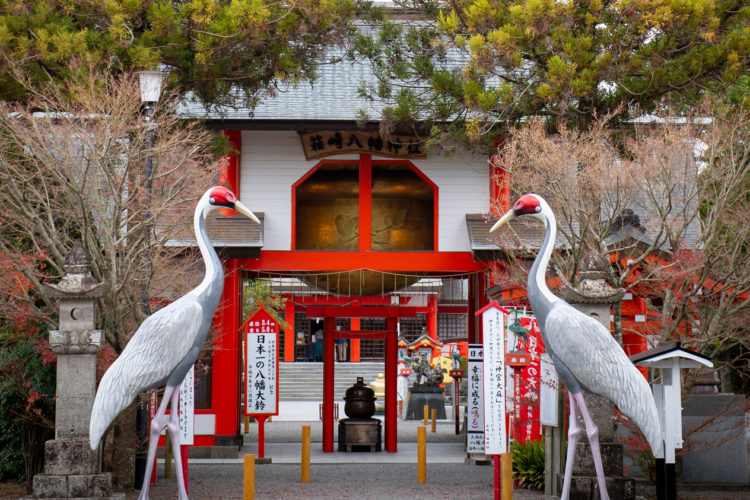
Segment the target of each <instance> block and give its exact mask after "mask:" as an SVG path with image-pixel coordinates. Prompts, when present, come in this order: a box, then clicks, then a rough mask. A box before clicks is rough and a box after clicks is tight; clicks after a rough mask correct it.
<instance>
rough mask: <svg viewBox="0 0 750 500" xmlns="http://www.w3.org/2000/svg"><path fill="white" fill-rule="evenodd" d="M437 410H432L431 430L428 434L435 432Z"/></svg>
mask: <svg viewBox="0 0 750 500" xmlns="http://www.w3.org/2000/svg"><path fill="white" fill-rule="evenodd" d="M436 420H437V410H436V409H435V408H433V409H432V428H431V429H430V432H435V431H436V430H437V427H436V426H437V422H436Z"/></svg>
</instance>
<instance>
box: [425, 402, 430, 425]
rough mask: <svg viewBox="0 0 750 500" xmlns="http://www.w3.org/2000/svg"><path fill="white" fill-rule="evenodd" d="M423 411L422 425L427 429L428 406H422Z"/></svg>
mask: <svg viewBox="0 0 750 500" xmlns="http://www.w3.org/2000/svg"><path fill="white" fill-rule="evenodd" d="M423 410H424V425H425V427H427V425H428V420H429V418H430V407H429V406H428V405H424V408H423Z"/></svg>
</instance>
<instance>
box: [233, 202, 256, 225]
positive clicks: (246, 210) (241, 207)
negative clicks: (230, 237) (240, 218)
mask: <svg viewBox="0 0 750 500" xmlns="http://www.w3.org/2000/svg"><path fill="white" fill-rule="evenodd" d="M234 209H235V210H237V211H238V212H239V213H241V214H242V215H244V216H246V217H249V218H251V219H252V220H254V221H255V223H256V224H260V220H259V219H258V218H257V217H256V216H255V214H254V213H252V212H251V211H250V209H249V208H247V207H246V206H245V205H243V204H242V203H240V200H237V201H235V202H234Z"/></svg>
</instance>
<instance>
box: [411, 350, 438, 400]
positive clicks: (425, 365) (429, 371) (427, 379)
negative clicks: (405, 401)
mask: <svg viewBox="0 0 750 500" xmlns="http://www.w3.org/2000/svg"><path fill="white" fill-rule="evenodd" d="M411 365H412V368H413V369H414V373H416V375H417V381H416V382H414V386H413V387H412V392H415V391H417V392H419V391H421V392H439V391H440V384H442V383H443V369H442V368H434V367H432V366H431V365H430V358H429V356H428V355H427V354H426V353H416V354H415V355H414V356H412V360H411Z"/></svg>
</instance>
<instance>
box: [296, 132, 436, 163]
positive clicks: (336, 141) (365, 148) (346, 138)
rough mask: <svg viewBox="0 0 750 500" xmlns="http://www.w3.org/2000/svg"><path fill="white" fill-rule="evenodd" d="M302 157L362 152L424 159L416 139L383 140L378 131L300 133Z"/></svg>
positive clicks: (421, 148)
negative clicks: (303, 155)
mask: <svg viewBox="0 0 750 500" xmlns="http://www.w3.org/2000/svg"><path fill="white" fill-rule="evenodd" d="M300 140H301V141H302V149H303V151H304V152H305V158H307V159H308V160H314V159H317V158H323V157H325V156H331V155H340V154H350V153H364V154H372V155H378V156H387V157H390V158H405V159H408V158H417V159H424V158H427V153H426V152H425V149H424V142H423V141H421V140H420V139H419V138H418V137H414V136H409V135H393V136H391V137H390V138H389V139H383V138H382V137H380V134H379V133H378V132H364V131H356V132H351V131H350V132H347V131H340V132H336V131H333V132H300Z"/></svg>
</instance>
